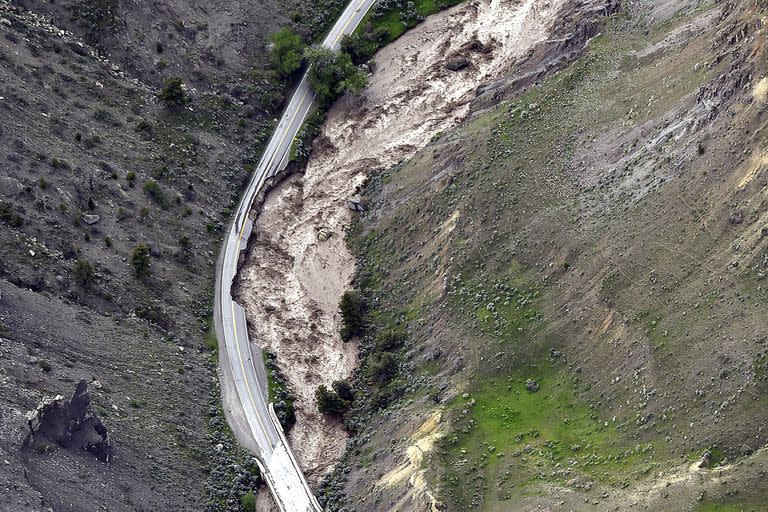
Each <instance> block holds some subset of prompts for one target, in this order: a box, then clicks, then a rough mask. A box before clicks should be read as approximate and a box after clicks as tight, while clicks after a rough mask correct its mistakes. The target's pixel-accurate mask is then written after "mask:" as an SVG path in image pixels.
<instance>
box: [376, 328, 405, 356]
mask: <svg viewBox="0 0 768 512" xmlns="http://www.w3.org/2000/svg"><path fill="white" fill-rule="evenodd" d="M407 338H408V336H407V335H406V334H405V331H403V330H402V329H400V328H398V327H390V328H389V329H385V330H383V331H381V332H380V333H379V334H377V335H376V348H377V349H378V350H380V351H384V352H390V351H393V350H397V349H398V348H400V347H402V346H403V345H405V340H406V339H407Z"/></svg>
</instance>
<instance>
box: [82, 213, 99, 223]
mask: <svg viewBox="0 0 768 512" xmlns="http://www.w3.org/2000/svg"><path fill="white" fill-rule="evenodd" d="M100 220H101V217H99V216H98V215H95V214H91V213H86V214H85V215H83V222H85V223H86V224H88V225H89V226H92V225H93V224H96V223H97V222H99V221H100Z"/></svg>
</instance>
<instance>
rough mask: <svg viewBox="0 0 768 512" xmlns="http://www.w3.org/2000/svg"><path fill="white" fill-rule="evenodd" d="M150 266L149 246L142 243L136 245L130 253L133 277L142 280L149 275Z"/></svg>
mask: <svg viewBox="0 0 768 512" xmlns="http://www.w3.org/2000/svg"><path fill="white" fill-rule="evenodd" d="M150 266H151V262H150V251H149V246H148V245H147V244H144V243H140V244H138V245H136V247H134V248H133V252H132V253H131V267H133V274H134V276H136V278H137V279H144V278H145V277H147V276H148V275H149V271H150Z"/></svg>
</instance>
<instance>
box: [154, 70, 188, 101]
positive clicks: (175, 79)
mask: <svg viewBox="0 0 768 512" xmlns="http://www.w3.org/2000/svg"><path fill="white" fill-rule="evenodd" d="M157 97H158V98H160V100H162V101H163V102H164V103H165V104H166V106H168V107H181V106H183V105H185V104H186V103H187V102H188V101H189V97H188V96H187V87H186V85H184V81H183V80H182V79H181V77H180V76H177V75H171V76H169V77H166V79H165V80H163V88H162V89H161V90H160V92H159V93H158V94H157Z"/></svg>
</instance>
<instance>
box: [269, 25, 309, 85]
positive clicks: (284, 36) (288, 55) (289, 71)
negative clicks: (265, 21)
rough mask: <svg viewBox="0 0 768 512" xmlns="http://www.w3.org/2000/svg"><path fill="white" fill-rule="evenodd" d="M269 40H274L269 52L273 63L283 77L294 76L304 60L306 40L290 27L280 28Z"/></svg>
mask: <svg viewBox="0 0 768 512" xmlns="http://www.w3.org/2000/svg"><path fill="white" fill-rule="evenodd" d="M269 40H270V41H271V42H272V49H271V51H270V53H269V57H270V60H271V61H272V65H273V66H274V67H275V69H276V70H277V72H278V73H279V74H280V76H282V77H283V78H287V77H290V76H292V75H293V74H294V73H296V71H298V70H299V68H301V64H302V62H303V60H304V49H305V47H306V45H305V44H304V41H302V40H301V37H300V36H299V35H298V34H296V33H294V32H293V31H292V30H291V29H289V28H284V29H282V30H278V31H277V32H275V33H274V34H272V35H271V36H270V38H269Z"/></svg>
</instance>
